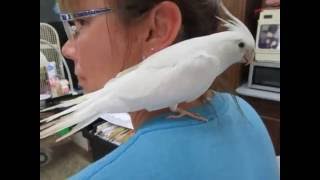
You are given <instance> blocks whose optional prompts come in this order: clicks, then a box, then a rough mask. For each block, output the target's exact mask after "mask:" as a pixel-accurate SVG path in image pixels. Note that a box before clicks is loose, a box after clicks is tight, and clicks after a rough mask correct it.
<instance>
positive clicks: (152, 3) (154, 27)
mask: <svg viewBox="0 0 320 180" xmlns="http://www.w3.org/2000/svg"><path fill="white" fill-rule="evenodd" d="M59 4H60V7H61V10H62V11H63V12H68V13H71V14H70V16H66V17H65V18H70V19H73V18H74V21H73V23H74V26H72V29H73V32H72V34H71V36H70V39H69V41H67V43H66V44H65V45H64V47H63V54H64V55H65V56H66V57H67V58H69V59H72V60H73V61H74V62H75V73H76V75H77V76H78V79H79V83H80V85H81V86H82V87H83V89H84V90H85V92H92V91H95V90H98V89H100V88H102V87H103V86H104V84H105V83H106V82H108V80H110V79H111V78H113V77H114V76H116V75H117V74H118V73H119V72H121V71H123V70H125V69H127V68H130V67H132V66H134V65H136V64H138V63H139V62H141V61H143V59H145V58H146V57H148V56H150V55H151V54H153V53H155V52H157V51H159V50H161V49H163V48H166V47H168V46H170V45H172V44H174V43H176V42H179V41H181V40H185V39H188V38H192V37H197V36H203V35H207V34H211V33H214V32H216V31H217V27H218V22H217V20H216V18H215V16H216V15H218V1H216V0H171V1H169V0H61V1H60V3H59ZM87 10H94V11H87ZM237 99H238V104H236V103H235V102H234V100H233V97H232V96H230V95H229V94H227V93H216V94H215V95H214V96H213V98H212V99H211V100H210V101H209V102H207V103H203V102H202V101H201V99H198V100H196V101H194V102H190V103H184V104H181V105H179V106H180V107H182V108H184V109H190V110H191V111H192V112H196V113H199V114H201V115H202V116H205V117H206V118H208V122H206V123H203V122H200V121H195V120H193V119H191V118H189V117H182V118H179V119H176V120H172V119H167V118H166V117H167V116H168V115H169V114H170V113H169V110H167V109H163V110H158V111H153V112H147V111H138V112H132V113H131V114H130V115H131V117H132V122H133V125H134V128H135V129H136V134H135V135H134V136H133V137H132V138H131V139H130V140H128V141H127V142H126V143H125V144H122V145H121V146H120V147H119V148H117V149H116V150H114V151H113V152H112V153H110V154H108V155H107V156H105V157H103V158H102V159H100V160H98V161H97V162H95V163H93V164H92V165H90V166H89V167H87V168H85V169H84V170H82V171H81V172H80V173H78V174H76V175H75V176H73V177H72V178H71V179H112V180H114V179H139V180H141V179H142V180H143V179H148V180H149V179H166V180H167V179H219V180H225V179H245V180H250V179H252V180H253V179H254V180H257V179H259V180H264V179H266V180H273V179H278V178H279V176H278V172H277V164H276V158H275V154H274V150H273V146H272V143H271V140H270V138H269V135H268V133H267V131H266V129H265V127H264V125H263V123H262V121H261V119H260V118H259V116H258V115H257V113H256V112H255V111H254V110H253V109H252V107H251V106H250V105H249V104H247V103H246V102H245V101H244V100H242V99H241V98H237ZM239 107H240V108H241V110H240V109H239Z"/></svg>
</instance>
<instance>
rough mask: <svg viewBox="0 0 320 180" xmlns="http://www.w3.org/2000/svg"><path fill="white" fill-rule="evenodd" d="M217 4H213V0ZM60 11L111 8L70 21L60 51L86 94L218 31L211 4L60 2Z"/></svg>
mask: <svg viewBox="0 0 320 180" xmlns="http://www.w3.org/2000/svg"><path fill="white" fill-rule="evenodd" d="M217 1H218V0H217ZM59 4H60V9H61V11H62V12H79V11H84V10H91V9H99V8H111V9H112V11H111V12H109V13H105V14H102V15H98V16H92V17H88V18H79V19H77V20H75V25H76V27H77V28H76V29H77V30H76V31H77V32H76V34H75V35H74V38H72V39H70V40H69V41H67V43H66V44H65V45H64V47H63V50H62V51H63V54H64V55H65V56H66V57H68V58H69V59H72V60H74V62H75V73H76V75H77V76H78V79H79V82H80V86H82V87H83V88H84V90H85V91H86V92H90V91H95V90H97V89H99V88H102V87H103V85H104V84H105V83H106V82H107V81H108V80H110V79H111V78H113V77H114V76H115V75H116V74H117V73H119V72H120V71H122V70H124V69H126V68H128V67H131V66H133V65H135V64H137V63H139V62H140V61H141V60H142V59H143V58H145V57H148V56H150V55H151V54H153V53H155V52H157V51H159V50H161V49H163V48H165V47H167V46H170V45H171V44H173V43H175V42H177V41H181V40H184V39H189V38H193V37H197V36H202V35H207V34H211V33H214V32H216V31H217V25H218V22H217V20H216V18H215V16H216V15H217V11H218V10H217V8H218V5H215V4H214V3H213V0H172V1H168V0H167V1H165V0H60V2H59Z"/></svg>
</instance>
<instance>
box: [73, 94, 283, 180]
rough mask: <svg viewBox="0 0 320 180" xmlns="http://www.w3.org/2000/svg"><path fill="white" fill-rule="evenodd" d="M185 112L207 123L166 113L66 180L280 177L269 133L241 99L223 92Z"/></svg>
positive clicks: (250, 179) (253, 179) (275, 179)
mask: <svg viewBox="0 0 320 180" xmlns="http://www.w3.org/2000/svg"><path fill="white" fill-rule="evenodd" d="M237 102H238V105H237V104H236V103H237ZM239 107H240V108H241V109H242V112H243V113H242V112H241V111H239ZM190 111H192V112H196V113H198V114H200V115H201V116H204V117H206V118H208V119H209V120H208V122H201V121H198V120H195V119H192V118H190V117H187V116H185V117H182V118H179V119H168V118H166V117H167V116H168V115H169V113H168V114H162V115H160V116H158V117H156V118H153V119H151V120H150V121H147V122H146V123H145V124H144V125H143V126H142V127H141V128H140V129H139V130H138V131H137V133H136V134H135V135H134V136H133V137H131V138H130V139H129V140H128V141H127V142H126V143H124V144H122V145H121V146H119V147H118V148H117V149H115V150H114V151H113V152H111V153H110V154H108V155H106V156H105V157H103V158H101V159H100V160H98V161H96V162H94V163H93V164H91V165H89V166H88V167H87V168H85V169H84V170H82V171H81V172H80V173H78V174H76V175H74V176H73V177H71V178H70V179H72V180H76V179H81V180H83V179H94V180H108V179H110V180H127V179H130V180H214V179H217V180H278V179H280V177H279V171H278V167H277V162H276V155H275V152H274V149H273V145H272V142H271V139H270V137H269V134H268V132H267V130H266V128H265V126H264V124H263V122H262V120H261V119H260V117H259V116H258V114H257V113H256V111H255V110H254V109H253V108H252V107H251V106H250V105H249V104H248V103H246V102H245V101H244V100H243V99H242V98H239V97H237V101H235V100H234V98H233V97H232V96H231V95H230V94H228V93H216V94H215V96H214V97H213V99H212V100H211V101H210V102H208V103H206V104H204V105H202V106H199V107H196V108H193V109H191V110H190Z"/></svg>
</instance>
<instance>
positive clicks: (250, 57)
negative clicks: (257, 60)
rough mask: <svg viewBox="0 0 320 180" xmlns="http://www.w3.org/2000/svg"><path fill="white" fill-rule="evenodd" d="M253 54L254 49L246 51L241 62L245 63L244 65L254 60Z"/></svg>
mask: <svg viewBox="0 0 320 180" xmlns="http://www.w3.org/2000/svg"><path fill="white" fill-rule="evenodd" d="M254 55H255V53H254V50H251V51H249V52H247V53H246V54H245V55H244V57H243V61H242V62H243V63H245V65H246V66H247V65H249V64H252V63H253V61H254Z"/></svg>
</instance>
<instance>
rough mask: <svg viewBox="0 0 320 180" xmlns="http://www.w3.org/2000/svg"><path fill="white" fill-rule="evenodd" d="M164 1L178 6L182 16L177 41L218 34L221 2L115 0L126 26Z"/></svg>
mask: <svg viewBox="0 0 320 180" xmlns="http://www.w3.org/2000/svg"><path fill="white" fill-rule="evenodd" d="M163 1H172V2H174V3H176V4H177V6H178V7H179V9H180V11H181V15H182V27H181V29H180V33H179V37H177V39H176V41H182V40H186V39H190V38H194V37H198V36H204V35H208V34H212V33H215V32H217V30H218V26H219V22H218V20H217V18H216V16H219V1H220V0H115V3H116V4H117V9H118V10H119V15H120V16H121V18H122V20H123V22H124V23H125V24H130V23H131V22H135V20H138V19H139V18H140V17H142V16H143V15H144V14H145V13H147V12H148V11H149V10H151V9H152V8H153V7H154V6H155V5H157V4H158V3H161V2H163Z"/></svg>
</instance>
